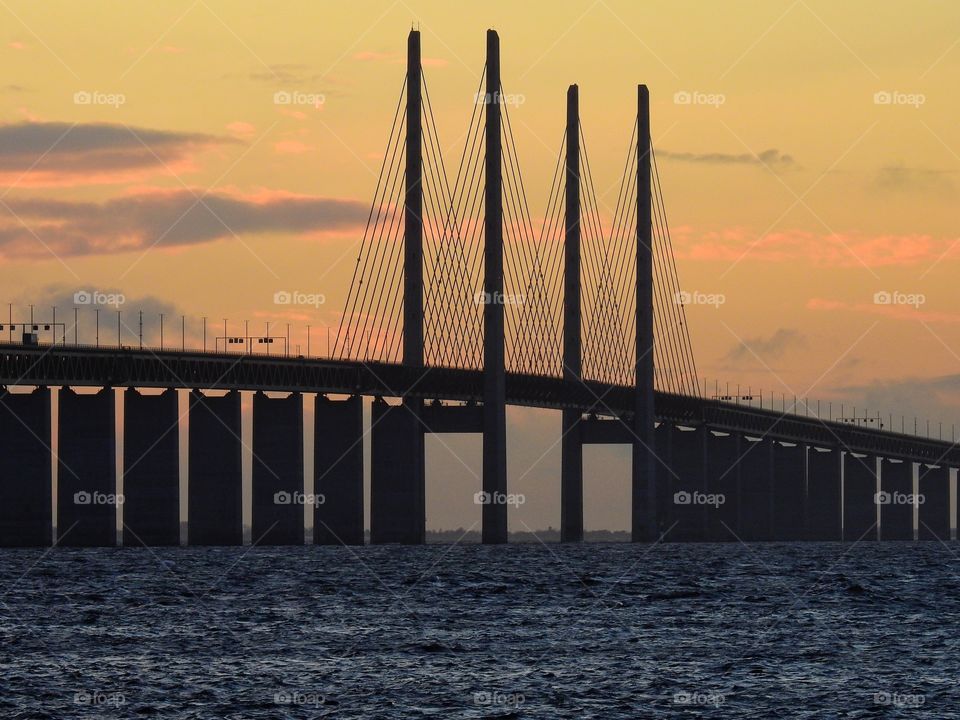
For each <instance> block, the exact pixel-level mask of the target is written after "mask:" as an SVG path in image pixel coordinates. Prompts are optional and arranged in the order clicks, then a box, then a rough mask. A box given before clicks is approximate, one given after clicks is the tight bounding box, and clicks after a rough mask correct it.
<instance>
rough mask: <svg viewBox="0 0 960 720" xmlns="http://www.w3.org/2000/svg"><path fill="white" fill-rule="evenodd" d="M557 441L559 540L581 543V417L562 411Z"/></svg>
mask: <svg viewBox="0 0 960 720" xmlns="http://www.w3.org/2000/svg"><path fill="white" fill-rule="evenodd" d="M562 414H563V416H562V420H561V432H562V433H563V439H562V440H561V441H560V445H561V449H560V541H561V542H581V541H582V540H583V440H582V439H581V437H580V425H581V415H580V413H579V412H576V411H573V410H563V411H562Z"/></svg>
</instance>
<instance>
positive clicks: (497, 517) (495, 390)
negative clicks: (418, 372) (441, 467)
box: [482, 30, 507, 544]
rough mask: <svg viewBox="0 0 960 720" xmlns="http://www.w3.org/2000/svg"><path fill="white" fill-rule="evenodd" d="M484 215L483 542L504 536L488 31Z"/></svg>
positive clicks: (497, 189)
mask: <svg viewBox="0 0 960 720" xmlns="http://www.w3.org/2000/svg"><path fill="white" fill-rule="evenodd" d="M486 78H487V86H486V90H487V92H486V100H487V102H486V127H485V151H486V157H485V159H484V160H485V167H484V183H485V185H484V219H483V236H484V237H483V290H484V298H485V299H486V302H485V304H484V307H483V491H484V493H485V494H486V497H488V498H489V499H490V500H491V502H488V503H486V504H485V505H484V506H483V511H482V521H483V531H482V535H483V542H484V543H493V544H496V543H505V542H506V541H507V504H506V502H500V500H501V499H504V498H506V494H507V404H506V396H507V386H506V369H505V366H504V348H503V342H504V323H503V302H502V299H503V183H502V174H501V173H502V154H501V136H500V128H501V124H500V94H501V87H500V38H499V36H498V35H497V33H496V32H495V31H493V30H488V31H487V69H486Z"/></svg>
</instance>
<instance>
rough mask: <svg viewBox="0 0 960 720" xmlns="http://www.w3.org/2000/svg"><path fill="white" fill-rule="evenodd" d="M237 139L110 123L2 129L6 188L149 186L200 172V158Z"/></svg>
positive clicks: (0, 179) (0, 162)
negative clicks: (158, 179) (162, 177)
mask: <svg viewBox="0 0 960 720" xmlns="http://www.w3.org/2000/svg"><path fill="white" fill-rule="evenodd" d="M235 142H236V140H235V139H233V138H223V137H215V136H212V135H206V134H203V133H184V132H176V131H166V130H153V129H150V128H140V127H131V126H127V125H113V124H110V123H66V122H32V121H30V122H21V123H12V124H6V125H0V185H5V186H9V187H20V188H30V187H34V188H35V187H75V186H88V185H102V184H120V183H130V182H143V181H144V180H146V179H147V178H149V177H155V176H158V175H171V174H173V175H179V174H181V173H188V172H192V171H194V170H196V169H197V166H198V159H199V157H200V155H201V154H202V153H204V152H206V151H209V150H211V149H212V148H215V147H218V146H222V145H224V144H229V143H235Z"/></svg>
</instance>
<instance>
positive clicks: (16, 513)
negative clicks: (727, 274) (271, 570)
mask: <svg viewBox="0 0 960 720" xmlns="http://www.w3.org/2000/svg"><path fill="white" fill-rule="evenodd" d="M486 50H487V57H486V64H485V68H484V73H483V76H482V78H481V82H480V87H479V88H478V89H477V93H476V95H475V102H474V105H473V114H472V117H471V121H470V125H469V130H468V133H467V138H466V142H465V145H464V150H463V153H462V156H461V158H460V161H459V165H458V167H457V170H456V173H455V175H454V176H452V177H451V175H450V174H448V172H447V169H446V165H445V163H444V160H443V156H442V152H441V145H440V143H439V140H438V137H437V130H436V124H435V122H434V118H433V111H432V106H431V103H430V96H429V91H428V88H427V84H426V81H425V78H424V75H423V72H422V65H421V61H420V33H419V32H418V31H411V33H410V36H409V40H408V63H407V72H406V77H405V81H404V85H403V89H402V91H401V96H400V100H399V102H398V104H397V108H396V113H395V116H394V120H393V125H392V127H391V131H390V139H389V142H388V146H387V151H386V153H385V154H384V161H383V166H382V168H381V171H380V176H379V179H378V183H377V187H376V191H375V194H374V200H373V203H372V205H371V211H370V215H369V219H368V221H367V226H366V229H365V232H364V236H363V240H362V243H361V245H360V251H359V253H358V258H357V264H356V268H355V270H354V275H353V279H352V282H351V285H350V289H349V292H348V296H347V299H346V303H345V307H344V310H343V314H342V319H341V322H340V323H339V326H338V327H337V329H336V333H335V336H334V340H333V342H332V343H331V346H330V347H329V348H328V352H327V354H326V356H325V357H320V358H317V357H313V356H312V355H311V354H310V353H309V351H308V353H307V355H306V356H303V355H299V354H296V353H292V352H291V348H290V347H289V339H288V338H284V339H283V340H284V342H283V343H282V346H283V351H282V352H281V353H280V354H279V355H277V354H273V355H268V354H262V353H255V352H253V350H254V345H255V343H254V341H257V343H258V344H262V345H263V346H264V347H265V348H266V349H267V350H269V347H270V345H271V344H272V341H273V338H271V337H270V336H269V330H268V331H267V333H266V335H265V336H263V337H259V338H251V337H250V336H249V334H248V333H247V332H246V331H245V333H244V335H243V336H242V337H239V336H231V335H229V334H228V331H227V329H226V327H225V328H224V332H223V336H221V337H217V338H216V342H215V343H214V349H213V350H212V351H208V350H207V347H206V345H207V343H206V326H204V343H203V348H202V350H190V349H187V347H186V341H185V339H184V340H183V342H182V343H181V347H180V348H179V349H176V348H174V349H171V348H170V347H164V346H163V342H162V340H161V347H159V348H151V347H143V346H142V344H140V345H138V346H136V347H129V346H126V345H124V344H123V343H122V337H121V336H122V333H121V332H120V324H121V320H120V314H119V313H118V314H117V322H118V335H117V344H116V346H110V345H109V344H107V343H103V344H101V343H100V342H99V329H98V332H97V344H95V345H92V346H91V345H82V344H80V343H79V341H78V336H77V332H76V329H75V326H76V320H74V324H73V326H71V327H70V328H68V327H67V325H66V324H65V323H59V324H58V323H57V322H56V318H54V319H53V321H52V323H50V324H47V325H44V326H43V327H44V328H46V330H50V328H51V327H52V333H53V334H52V336H51V340H50V342H40V341H39V339H38V335H37V334H35V332H34V331H37V330H39V329H41V327H40V326H39V325H38V324H36V323H34V321H33V318H31V321H30V323H18V324H13V323H12V318H11V323H8V325H10V326H9V327H8V328H7V330H8V332H9V333H10V335H9V342H7V343H4V344H3V345H2V347H0V383H3V384H4V385H5V386H6V387H7V390H6V391H5V392H4V393H3V396H2V398H0V405H2V409H0V458H2V459H0V545H5V546H14V545H21V546H30V545H34V546H41V545H49V544H50V543H51V542H54V543H57V544H64V545H113V544H115V543H116V540H117V538H116V526H117V517H118V507H119V505H120V504H121V502H120V500H119V499H118V497H117V496H118V493H117V490H118V487H117V482H116V476H117V467H116V462H117V460H116V456H117V445H116V444H117V440H116V438H117V427H116V425H117V417H118V416H117V414H116V408H115V404H116V397H115V389H117V388H125V389H126V391H125V392H123V393H122V403H123V415H122V417H123V447H122V461H121V462H122V467H121V468H120V470H121V471H122V477H123V494H122V508H123V510H122V517H123V535H122V537H123V543H124V544H126V545H139V544H148V545H176V544H179V542H180V507H181V503H182V498H181V497H180V482H179V476H180V440H179V431H178V427H179V421H180V413H179V408H178V391H179V390H184V391H189V403H188V414H189V420H188V432H189V435H188V448H187V466H188V467H187V471H188V477H189V481H188V490H187V497H186V502H187V536H188V541H189V543H190V544H213V545H217V544H224V545H230V544H240V543H242V540H243V526H242V517H243V513H242V489H241V488H242V482H241V478H242V472H241V466H242V461H241V457H242V451H243V442H242V439H241V395H240V393H241V391H252V392H254V396H253V447H252V455H253V469H252V534H253V537H254V538H255V539H256V540H257V541H258V542H260V543H263V544H300V543H302V542H303V539H304V525H303V512H304V509H303V503H307V504H310V505H312V512H313V517H314V538H313V539H314V542H316V543H323V544H341V543H343V544H358V543H363V542H364V522H363V517H364V513H363V509H364V493H363V476H364V467H363V466H364V461H363V438H364V437H365V436H366V435H367V434H369V436H370V438H371V467H370V474H371V496H370V507H371V523H370V524H371V527H370V537H371V541H372V542H374V543H389V542H399V543H422V542H423V541H424V537H425V462H424V452H425V451H424V437H425V435H426V434H428V433H449V432H456V433H481V434H482V438H483V471H482V487H481V488H479V490H480V494H479V496H478V497H479V499H480V501H481V504H482V537H483V541H484V542H486V543H502V542H506V540H507V528H508V524H507V512H508V502H507V501H508V498H509V493H508V484H507V453H506V445H507V429H506V407H507V405H508V404H509V405H519V406H526V407H539V408H552V409H557V410H560V411H561V413H562V436H561V439H560V441H559V442H560V444H561V455H562V459H561V477H560V488H561V519H560V528H561V538H562V539H563V540H564V541H568V542H575V541H579V540H581V539H582V537H583V457H582V453H583V447H584V445H590V444H623V445H627V446H629V447H630V448H631V451H632V462H631V488H632V490H631V512H632V537H633V539H634V540H635V541H654V540H658V539H664V540H668V541H671V540H681V541H685V540H686V541H689V540H707V541H723V540H734V539H742V540H860V539H867V538H870V539H873V538H878V537H880V536H881V535H882V538H883V539H901V540H910V539H914V537H915V535H919V537H920V538H930V539H933V538H938V539H943V540H947V539H949V538H950V531H951V506H952V504H955V503H956V498H955V497H952V494H951V489H950V485H951V473H952V472H953V469H955V468H957V467H960V451H958V449H957V448H956V446H955V444H954V443H953V442H945V441H942V440H934V439H931V438H923V437H917V436H916V435H908V434H906V433H902V432H901V433H896V432H892V431H890V430H889V429H882V428H880V427H867V426H861V425H859V424H850V423H846V422H842V421H839V420H835V419H833V418H832V416H831V417H829V418H822V417H819V413H817V414H816V415H815V416H811V413H810V410H809V408H807V407H805V408H804V413H803V414H800V413H799V412H798V411H797V410H798V408H797V404H796V402H794V405H793V406H792V407H788V406H787V404H786V402H784V403H783V406H782V407H781V409H780V410H776V409H774V407H773V403H772V401H771V407H769V408H767V407H764V406H763V403H762V401H761V402H760V405H759V406H756V405H754V404H753V403H752V402H748V403H746V404H744V403H743V402H741V398H740V397H737V398H735V399H729V400H722V399H717V398H708V397H706V393H705V392H701V390H700V387H699V384H698V376H697V373H696V367H695V364H694V355H693V351H692V347H691V343H690V337H689V334H688V332H687V325H686V322H685V320H684V308H683V304H682V302H681V301H680V298H681V293H680V286H679V282H678V279H677V271H676V265H675V263H674V260H673V254H672V250H671V247H670V234H669V228H668V224H667V217H666V211H665V208H664V202H663V195H662V190H661V187H660V182H659V173H658V170H657V166H656V158H655V152H654V148H653V147H652V145H651V139H650V137H651V136H650V102H649V94H648V91H647V88H646V87H645V86H643V85H640V86H639V87H638V91H637V113H636V122H635V124H634V127H633V133H632V138H631V141H630V146H629V151H628V155H627V159H626V162H625V164H624V170H623V176H622V178H621V184H620V190H619V194H618V200H617V203H616V207H615V209H614V213H613V221H612V226H611V227H610V228H609V229H608V230H606V231H605V230H604V229H603V228H602V226H601V222H600V212H599V207H598V202H597V197H596V193H595V192H594V190H593V179H592V173H591V170H590V164H589V156H588V153H587V147H586V141H585V135H584V132H583V128H582V126H581V123H580V119H579V90H578V87H577V86H576V85H573V86H570V88H569V89H568V91H567V117H566V128H565V133H564V136H563V138H562V142H561V149H560V153H559V154H558V160H557V165H556V169H555V171H554V175H553V181H552V185H551V189H550V193H549V200H548V205H547V212H546V213H545V216H544V219H543V222H542V223H541V227H539V228H535V227H534V223H533V221H532V218H531V214H530V210H529V207H528V204H527V200H526V192H525V190H524V186H523V178H522V174H521V172H520V164H519V161H518V158H517V152H516V147H515V144H514V141H513V132H512V128H511V125H510V117H509V107H510V98H511V96H510V95H509V94H507V93H505V92H504V88H503V85H502V83H501V76H500V51H499V38H498V36H497V34H496V33H495V32H493V31H488V33H487V48H486ZM76 317H77V315H76V311H75V313H74V318H76ZM98 322H99V316H98ZM58 328H59V330H58ZM98 328H99V325H98ZM15 329H19V330H22V331H23V334H22V336H21V341H20V342H17V341H16V338H14V336H13V332H14V330H15ZM71 329H72V330H73V333H74V342H73V343H72V344H71V343H69V342H68V340H67V338H68V334H69V331H70V330H71ZM2 330H3V328H2V327H0V331H2ZM184 335H185V334H184ZM10 386H23V387H24V388H27V387H34V388H35V389H33V390H32V392H10V391H9V387H10ZM82 386H87V387H91V388H101V389H100V390H99V391H98V392H95V393H78V392H75V391H74V390H73V389H72V388H74V387H82ZM52 388H59V390H56V391H53V390H52ZM138 388H140V389H142V388H160V389H163V392H160V393H159V394H156V393H155V394H147V393H142V392H140V391H139V390H138ZM211 390H217V391H223V392H222V393H221V394H219V395H213V394H206V393H205V392H204V391H211ZM269 392H285V393H289V395H288V396H287V397H286V398H283V399H278V398H273V397H270V396H268V395H267V394H266V393H269ZM304 393H307V394H308V395H304ZM314 393H316V397H315V398H314V397H313V394H314ZM341 396H346V399H338V398H340V397H341ZM364 397H372V398H373V405H372V414H371V421H370V425H369V427H368V428H366V429H365V428H364V419H363V398H364ZM306 400H309V401H310V402H312V403H313V404H314V406H313V408H312V412H313V415H314V427H315V429H314V436H313V445H314V447H313V458H314V466H315V482H314V490H315V492H314V493H313V494H312V496H307V495H306V493H305V483H304V463H303V453H304V410H305V407H304V404H305V401H306ZM54 409H56V415H55V416H54ZM54 417H56V422H55V423H54V421H53V418H54ZM54 433H55V434H56V437H57V445H58V447H57V453H56V457H54V454H53V452H52V450H51V447H52V446H53V444H54V442H53V437H54ZM54 463H56V465H57V468H56V469H57V472H56V475H57V479H58V481H57V493H56V503H55V506H56V522H54V517H53V512H54V511H53V509H52V508H53V507H54V502H53V501H54V498H53V497H52V492H53V490H52V487H53V486H52V481H51V477H52V474H53V464H54ZM878 518H879V523H878ZM54 526H55V527H56V533H57V535H58V537H56V538H54V537H53V533H52V529H53V527H54ZM878 527H879V528H880V529H881V530H882V533H878V532H877V528H878Z"/></svg>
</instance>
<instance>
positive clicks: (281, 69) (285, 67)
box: [249, 63, 323, 86]
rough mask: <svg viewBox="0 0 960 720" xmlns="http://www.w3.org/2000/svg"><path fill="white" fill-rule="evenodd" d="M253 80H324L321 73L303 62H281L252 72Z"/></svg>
mask: <svg viewBox="0 0 960 720" xmlns="http://www.w3.org/2000/svg"><path fill="white" fill-rule="evenodd" d="M249 77H250V79H251V80H256V81H257V82H265V83H271V84H274V83H279V84H282V85H298V86H299V85H303V84H305V83H314V82H319V81H320V80H323V76H322V75H321V74H320V73H317V72H313V71H312V70H311V69H310V66H309V65H304V64H302V63H280V64H277V65H270V66H269V67H266V68H263V69H262V70H258V71H257V72H254V73H250V75H249Z"/></svg>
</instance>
